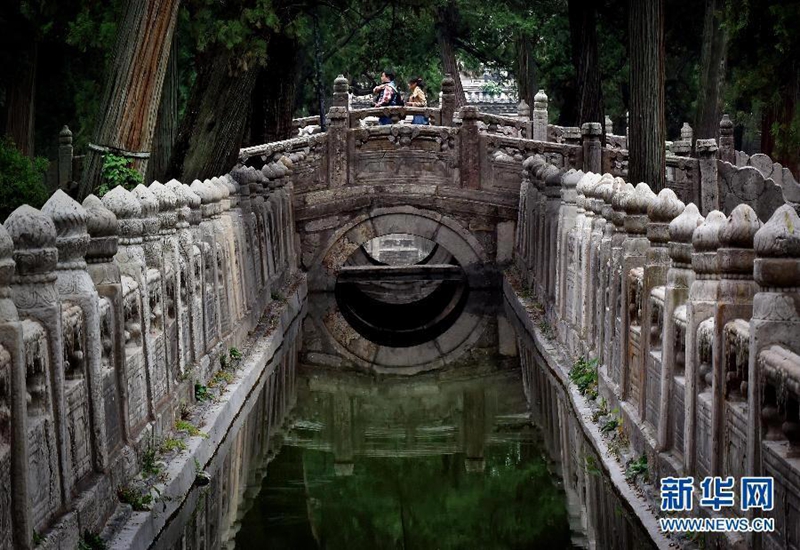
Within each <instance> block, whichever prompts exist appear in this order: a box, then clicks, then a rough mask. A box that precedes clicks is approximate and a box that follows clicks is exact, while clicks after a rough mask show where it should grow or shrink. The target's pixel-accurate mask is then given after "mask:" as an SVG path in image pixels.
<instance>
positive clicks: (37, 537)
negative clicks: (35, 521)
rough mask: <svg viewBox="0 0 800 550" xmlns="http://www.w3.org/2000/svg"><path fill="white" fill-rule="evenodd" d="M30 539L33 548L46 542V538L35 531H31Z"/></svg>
mask: <svg viewBox="0 0 800 550" xmlns="http://www.w3.org/2000/svg"><path fill="white" fill-rule="evenodd" d="M31 538H32V539H33V545H34V546H39V545H40V544H42V543H44V542H45V541H46V540H47V537H45V536H44V535H42V534H41V533H40V532H39V531H37V530H36V529H34V530H33V535H32V537H31Z"/></svg>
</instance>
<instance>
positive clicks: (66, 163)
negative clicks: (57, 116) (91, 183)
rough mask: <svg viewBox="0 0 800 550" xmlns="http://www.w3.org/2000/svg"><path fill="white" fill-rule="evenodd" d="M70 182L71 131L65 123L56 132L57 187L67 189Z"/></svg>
mask: <svg viewBox="0 0 800 550" xmlns="http://www.w3.org/2000/svg"><path fill="white" fill-rule="evenodd" d="M71 183H72V131H71V130H70V129H69V127H67V126H66V125H65V126H64V127H63V128H61V132H59V134H58V187H59V188H61V189H68V188H69V187H70V184H71Z"/></svg>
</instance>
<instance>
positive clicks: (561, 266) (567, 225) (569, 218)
mask: <svg viewBox="0 0 800 550" xmlns="http://www.w3.org/2000/svg"><path fill="white" fill-rule="evenodd" d="M583 176H584V173H583V172H582V171H580V170H575V169H570V170H569V171H568V172H567V173H566V174H564V176H563V177H562V178H561V204H560V206H559V210H558V245H557V253H556V281H557V286H558V290H557V292H556V306H557V308H558V309H557V310H558V337H559V342H561V343H562V344H563V343H564V342H565V340H564V338H565V336H566V326H565V323H566V322H567V311H568V309H567V305H568V304H567V301H568V296H567V272H568V270H569V268H570V265H569V264H570V257H569V254H568V251H569V233H570V231H571V230H572V229H573V228H574V227H575V215H576V213H577V207H576V205H575V200H576V198H577V192H576V190H575V186H576V185H578V181H580V179H581V178H583Z"/></svg>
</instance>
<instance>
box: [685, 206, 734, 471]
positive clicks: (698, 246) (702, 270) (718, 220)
mask: <svg viewBox="0 0 800 550" xmlns="http://www.w3.org/2000/svg"><path fill="white" fill-rule="evenodd" d="M725 221H726V220H725V214H723V213H722V212H720V211H719V210H712V211H711V212H709V213H708V215H707V216H706V219H705V221H704V222H703V223H702V224H701V225H699V226H698V227H697V229H695V230H694V233H693V234H692V271H694V281H693V282H692V285H691V286H690V287H689V302H688V305H687V310H686V401H685V403H684V406H685V419H686V425H685V427H684V437H683V442H684V449H685V451H684V454H683V461H684V474H686V475H694V474H695V473H696V472H697V439H696V437H697V435H696V434H697V424H698V422H697V415H698V414H699V412H698V404H697V400H698V394H699V393H700V391H701V388H703V387H705V386H706V382H705V379H706V375H710V372H706V370H705V368H701V364H700V361H699V359H700V350H699V346H698V344H699V335H698V332H699V330H698V329H699V328H700V324H701V323H702V322H703V321H705V320H706V319H708V318H710V317H713V315H714V308H715V306H716V303H717V287H718V286H719V262H718V260H717V249H718V248H719V231H720V230H721V229H722V227H723V226H724V225H725ZM708 435H709V437H710V434H708Z"/></svg>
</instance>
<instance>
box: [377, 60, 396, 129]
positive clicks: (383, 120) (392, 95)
mask: <svg viewBox="0 0 800 550" xmlns="http://www.w3.org/2000/svg"><path fill="white" fill-rule="evenodd" d="M372 93H374V94H379V95H378V98H377V101H376V102H375V107H393V106H395V105H402V104H403V100H402V98H401V97H400V92H398V91H397V84H395V83H394V71H392V70H391V69H386V70H385V71H383V72H382V73H381V84H379V85H377V86H375V88H374V89H373V90H372ZM378 122H379V123H380V124H391V123H392V118H391V117H388V116H382V117H380V118H379V119H378Z"/></svg>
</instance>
